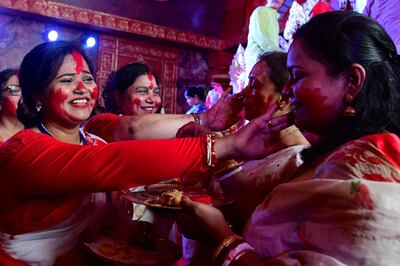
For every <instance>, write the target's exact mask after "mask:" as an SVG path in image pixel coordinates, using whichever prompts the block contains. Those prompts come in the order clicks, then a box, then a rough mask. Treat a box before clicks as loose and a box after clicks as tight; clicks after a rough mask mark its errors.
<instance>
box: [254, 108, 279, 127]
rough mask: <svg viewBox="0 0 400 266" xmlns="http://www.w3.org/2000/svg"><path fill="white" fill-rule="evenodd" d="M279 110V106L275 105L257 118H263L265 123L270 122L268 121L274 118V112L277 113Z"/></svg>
mask: <svg viewBox="0 0 400 266" xmlns="http://www.w3.org/2000/svg"><path fill="white" fill-rule="evenodd" d="M277 110H278V106H277V105H274V106H272V107H271V108H270V109H269V110H268V111H267V112H265V113H264V114H262V115H260V116H259V117H258V118H256V120H261V121H262V122H263V123H268V121H269V120H271V118H272V114H273V113H275V112H276V111H277Z"/></svg>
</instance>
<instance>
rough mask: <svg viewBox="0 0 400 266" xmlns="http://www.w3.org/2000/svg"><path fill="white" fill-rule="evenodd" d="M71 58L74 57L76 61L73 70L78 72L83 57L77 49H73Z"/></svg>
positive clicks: (81, 65)
mask: <svg viewBox="0 0 400 266" xmlns="http://www.w3.org/2000/svg"><path fill="white" fill-rule="evenodd" d="M72 58H73V59H74V61H75V63H76V67H75V72H76V74H80V73H81V72H82V69H83V57H82V55H81V54H80V53H78V52H77V51H73V52H72Z"/></svg>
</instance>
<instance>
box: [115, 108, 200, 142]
mask: <svg viewBox="0 0 400 266" xmlns="http://www.w3.org/2000/svg"><path fill="white" fill-rule="evenodd" d="M191 121H194V118H193V116H192V115H175V114H146V115H136V116H125V117H123V118H122V119H121V121H120V122H119V123H118V124H117V126H116V128H115V129H114V139H115V141H121V140H133V139H136V140H140V139H168V138H174V137H175V135H176V132H177V131H178V129H179V128H181V127H182V126H183V125H185V124H187V123H189V122H191Z"/></svg>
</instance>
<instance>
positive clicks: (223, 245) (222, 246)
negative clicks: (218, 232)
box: [213, 235, 243, 265]
mask: <svg viewBox="0 0 400 266" xmlns="http://www.w3.org/2000/svg"><path fill="white" fill-rule="evenodd" d="M242 239H243V238H242V237H240V236H238V235H231V236H228V237H227V238H225V239H224V240H222V243H221V244H220V245H219V246H218V247H217V248H216V249H215V252H214V255H213V262H214V265H217V262H218V258H219V256H220V255H221V253H223V251H224V249H226V248H228V247H229V246H230V245H231V244H232V243H233V242H235V241H237V240H240V241H242Z"/></svg>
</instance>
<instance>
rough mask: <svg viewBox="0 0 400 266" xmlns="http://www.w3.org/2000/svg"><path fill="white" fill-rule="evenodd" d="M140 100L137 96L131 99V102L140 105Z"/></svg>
mask: <svg viewBox="0 0 400 266" xmlns="http://www.w3.org/2000/svg"><path fill="white" fill-rule="evenodd" d="M141 102H142V101H141V100H140V99H139V98H135V99H133V104H136V105H140V103H141Z"/></svg>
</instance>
